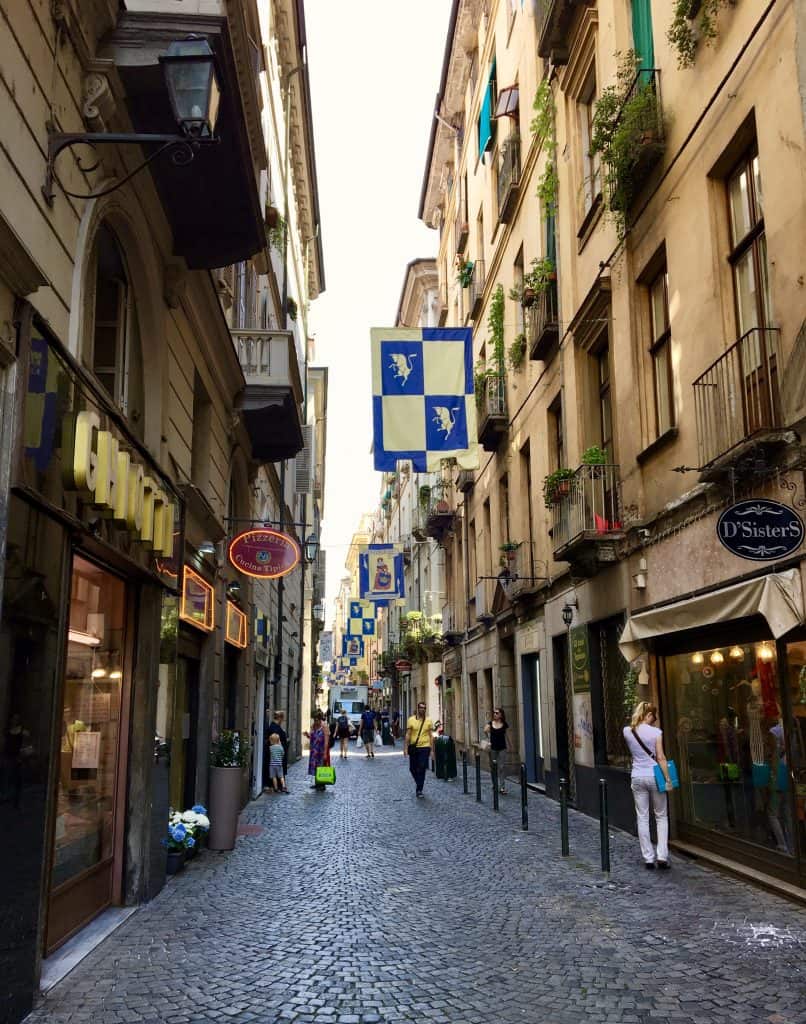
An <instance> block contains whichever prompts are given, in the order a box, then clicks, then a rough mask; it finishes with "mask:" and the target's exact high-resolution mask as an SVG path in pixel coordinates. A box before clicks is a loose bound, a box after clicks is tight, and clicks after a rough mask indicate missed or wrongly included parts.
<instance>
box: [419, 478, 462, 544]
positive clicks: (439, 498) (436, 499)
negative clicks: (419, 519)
mask: <svg viewBox="0 0 806 1024" xmlns="http://www.w3.org/2000/svg"><path fill="white" fill-rule="evenodd" d="M423 490H424V489H423V488H420V501H421V503H424V504H425V508H424V511H425V535H426V537H431V538H433V539H434V540H436V541H439V542H441V541H443V540H444V539H445V537H446V535H447V534H448V533H449V532H450V531H451V530H452V529H453V524H454V521H455V520H456V497H455V494H454V490H453V484H452V483H451V482H450V481H448V480H441V481H439V483H436V484H434V485H433V486H432V487H430V488H429V489H428V494H427V496H426V495H424V494H423Z"/></svg>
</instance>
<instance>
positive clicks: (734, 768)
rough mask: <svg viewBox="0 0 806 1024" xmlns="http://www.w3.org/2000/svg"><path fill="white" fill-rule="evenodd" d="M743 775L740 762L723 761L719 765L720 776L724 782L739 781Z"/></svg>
mask: <svg viewBox="0 0 806 1024" xmlns="http://www.w3.org/2000/svg"><path fill="white" fill-rule="evenodd" d="M741 777H742V773H741V771H740V770H739V766H738V764H736V763H735V762H734V761H723V762H722V763H721V764H720V766H719V778H720V779H721V780H722V781H723V782H738V781H739V779H740V778H741Z"/></svg>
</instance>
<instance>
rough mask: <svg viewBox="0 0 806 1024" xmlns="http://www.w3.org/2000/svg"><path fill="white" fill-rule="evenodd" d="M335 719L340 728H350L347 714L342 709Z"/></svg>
mask: <svg viewBox="0 0 806 1024" xmlns="http://www.w3.org/2000/svg"><path fill="white" fill-rule="evenodd" d="M336 721H337V723H338V726H339V728H340V729H349V728H350V719H349V718H348V717H347V715H346V714H345V713H344V712H343V711H342V713H341V714H340V715H339V717H338V718H337V719H336Z"/></svg>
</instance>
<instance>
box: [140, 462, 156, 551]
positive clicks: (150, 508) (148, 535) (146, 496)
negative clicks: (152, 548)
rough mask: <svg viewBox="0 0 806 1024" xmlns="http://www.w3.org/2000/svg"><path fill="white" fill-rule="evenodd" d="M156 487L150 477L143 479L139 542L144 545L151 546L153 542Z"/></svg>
mask: <svg viewBox="0 0 806 1024" xmlns="http://www.w3.org/2000/svg"><path fill="white" fill-rule="evenodd" d="M156 489H157V485H156V484H155V483H154V481H153V480H152V479H151V477H150V476H144V477H143V523H142V526H141V527H140V540H141V541H142V542H143V543H144V544H152V542H153V540H154V493H155V491H156Z"/></svg>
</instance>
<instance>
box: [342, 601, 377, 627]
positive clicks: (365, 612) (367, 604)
mask: <svg viewBox="0 0 806 1024" xmlns="http://www.w3.org/2000/svg"><path fill="white" fill-rule="evenodd" d="M347 636H375V605H374V604H373V603H372V601H355V600H353V601H350V615H349V617H348V619H347Z"/></svg>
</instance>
